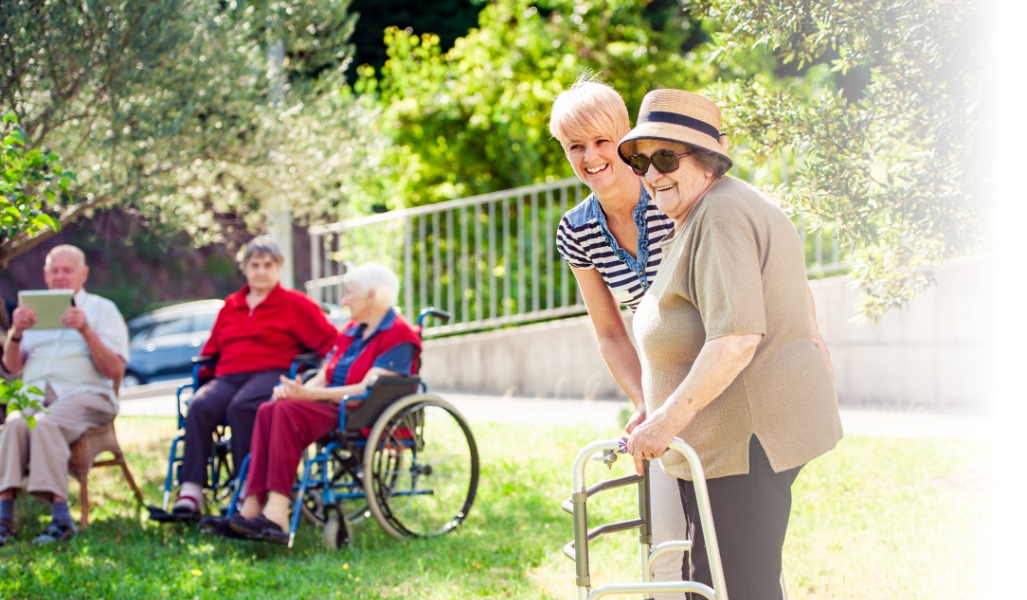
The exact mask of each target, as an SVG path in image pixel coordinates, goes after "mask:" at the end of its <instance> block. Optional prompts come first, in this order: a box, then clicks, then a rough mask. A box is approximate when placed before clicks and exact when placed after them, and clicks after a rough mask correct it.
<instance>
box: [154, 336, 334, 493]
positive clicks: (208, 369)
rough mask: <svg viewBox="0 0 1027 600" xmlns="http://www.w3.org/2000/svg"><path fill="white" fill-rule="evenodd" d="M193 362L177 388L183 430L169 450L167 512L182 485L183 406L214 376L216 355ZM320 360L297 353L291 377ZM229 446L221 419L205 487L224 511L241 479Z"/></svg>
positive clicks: (314, 366)
mask: <svg viewBox="0 0 1027 600" xmlns="http://www.w3.org/2000/svg"><path fill="white" fill-rule="evenodd" d="M192 362H193V372H192V381H191V382H188V383H183V384H182V385H180V386H178V389H177V390H176V391H175V409H176V412H177V414H178V429H179V432H180V433H179V435H178V436H176V437H175V438H174V439H173V440H172V441H171V450H170V452H169V453H168V470H167V476H166V477H165V479H164V498H163V501H162V503H161V510H162V511H165V512H167V510H168V505H169V504H170V502H171V500H172V498H173V497H174V495H175V492H176V491H177V490H178V488H180V487H181V473H182V461H183V459H184V456H185V455H184V449H185V412H184V411H183V408H188V406H189V401H190V399H191V396H192V395H193V394H195V393H196V391H197V390H199V389H200V386H202V385H203V384H205V383H207V382H208V381H210V380H211V379H213V378H214V365H215V364H216V363H217V357H215V356H203V355H201V356H196V357H194V358H193V361H192ZM319 362H320V357H319V356H318V355H317V353H316V352H307V353H304V354H299V355H297V356H295V357H294V358H293V360H292V365H291V366H290V367H289V378H290V379H293V378H295V377H296V375H297V374H302V373H309V374H311V375H312V374H313V373H315V372H316V370H317V366H318V363H319ZM301 376H302V375H301ZM186 392H188V394H187V393H186ZM230 448H231V436H230V435H229V427H228V421H222V422H221V424H219V425H218V427H217V429H216V430H215V431H214V445H213V447H212V451H211V455H210V456H209V457H208V458H207V481H208V483H209V486H208V487H207V488H205V493H206V495H207V506H212V507H222V509H221V510H222V512H226V511H227V510H228V509H227V507H225V506H224V505H225V503H226V502H227V501H228V500H229V498H231V497H232V496H233V495H234V493H235V491H236V485H237V483H238V482H237V480H236V479H235V478H233V477H232V471H233V463H232V462H231V461H232V457H231V452H230ZM239 481H242V479H240V480H239Z"/></svg>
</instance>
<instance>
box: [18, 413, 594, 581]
mask: <svg viewBox="0 0 1027 600" xmlns="http://www.w3.org/2000/svg"><path fill="white" fill-rule="evenodd" d="M475 433H476V437H477V438H478V443H479V447H480V452H481V458H482V473H481V483H480V486H479V490H478V497H477V499H476V501H475V504H474V507H473V508H472V510H471V513H470V516H469V518H468V520H467V522H465V523H464V524H463V525H462V526H461V527H460V528H459V529H458V530H456V531H455V532H453V533H450V534H447V535H444V536H441V537H438V538H431V539H423V540H397V539H394V538H391V537H389V536H387V535H386V534H385V533H383V532H382V531H381V529H380V528H379V527H378V526H377V524H376V523H375V522H374V521H373V520H371V519H368V520H367V521H365V522H363V523H360V524H357V525H355V526H353V537H354V541H353V544H352V545H351V546H350V547H348V548H344V549H342V550H341V551H338V552H333V551H327V550H325V549H323V548H322V546H321V540H320V531H319V530H318V529H317V528H315V527H313V526H310V525H307V524H304V525H302V526H301V528H300V532H299V535H298V537H297V540H296V544H295V545H294V547H293V548H292V549H291V550H290V549H288V548H286V547H284V546H276V545H271V544H263V543H256V542H246V541H241V540H224V539H221V538H217V537H214V536H209V535H205V534H201V533H200V532H199V531H198V530H197V529H196V528H195V527H186V526H182V525H163V526H162V525H158V524H156V523H151V522H149V521H147V520H146V517H145V515H146V512H145V510H142V509H141V508H140V507H139V506H138V505H137V504H136V503H135V501H134V499H133V497H132V495H131V492H130V491H129V489H128V486H127V485H126V484H125V483H124V480H123V479H122V476H121V473H120V471H119V470H116V469H102V470H94V471H93V473H92V474H91V477H90V491H91V494H90V497H91V501H92V502H93V506H94V507H95V508H94V509H93V511H92V519H93V523H92V524H91V525H90V526H89V527H88V528H86V529H85V530H83V531H82V532H81V533H80V535H79V536H77V537H76V538H75V539H74V540H72V541H71V542H69V543H66V544H60V545H54V546H47V547H36V546H32V545H31V544H30V543H28V541H27V540H29V539H31V537H32V536H34V535H36V534H38V532H39V531H41V530H42V528H43V526H44V525H45V523H46V522H47V521H48V515H47V514H46V512H47V510H46V505H44V504H42V503H39V502H35V501H32V500H19V502H18V512H17V517H18V525H19V529H20V531H19V534H20V535H19V537H18V538H17V539H16V540H15V541H14V542H13V543H10V544H8V546H7V547H4V548H2V549H0V597H20V598H24V597H33V598H37V597H40V598H49V597H54V598H56V597H118V598H132V597H157V596H159V597H199V598H222V597H253V598H257V597H266V596H268V595H270V594H275V595H276V596H285V597H314V596H317V597H348V598H408V597H418V598H465V597H502V598H526V599H527V598H531V599H539V598H551V597H552V598H555V597H556V596H553V595H551V594H550V592H549V591H547V590H545V589H542V587H540V584H539V582H538V581H536V580H535V579H534V578H533V577H532V575H531V573H532V570H533V569H536V568H538V567H539V566H540V565H543V564H545V562H546V561H547V560H549V559H550V557H551V556H552V555H553V553H554V552H556V553H558V552H559V550H560V548H561V546H562V545H563V544H564V543H565V542H566V541H567V539H569V537H570V528H569V523H570V520H569V517H568V515H566V514H565V513H563V511H562V510H560V508H559V501H560V500H562V496H561V494H562V493H563V491H564V490H565V488H566V487H567V485H566V483H565V480H566V474H567V473H568V472H569V466H570V461H571V460H573V456H574V453H575V452H576V450H577V448H580V446H581V444H582V443H584V442H585V441H588V440H589V439H591V438H592V437H594V436H589V435H587V434H586V435H584V436H583V437H582V438H581V439H580V440H578V439H567V437H566V432H564V431H563V430H561V435H560V436H555V437H557V438H560V439H559V440H558V441H557V440H554V439H552V437H554V436H551V434H549V433H547V432H546V431H545V430H537V431H533V430H529V429H528V428H510V427H501V426H476V427H475ZM118 434H119V438H120V439H121V442H122V446H123V448H124V449H125V451H126V455H127V458H128V461H129V465H130V467H131V469H132V471H133V473H134V475H135V476H136V479H137V481H138V482H139V484H140V487H141V488H142V489H143V492H144V495H145V496H146V499H147V502H148V503H155V504H156V503H159V499H160V496H161V493H162V489H163V483H164V474H165V469H166V462H165V461H166V460H167V454H166V453H167V449H168V444H169V443H170V440H171V438H172V437H173V436H174V435H175V429H174V421H173V420H172V419H157V418H152V419H143V418H127V417H123V418H121V419H119V420H118ZM571 437H572V438H573V436H571ZM75 488H76V486H74V485H72V491H71V495H72V504H73V507H74V506H76V505H77V501H78V499H77V492H78V490H77V489H75Z"/></svg>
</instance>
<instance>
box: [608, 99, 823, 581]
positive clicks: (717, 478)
mask: <svg viewBox="0 0 1027 600" xmlns="http://www.w3.org/2000/svg"><path fill="white" fill-rule="evenodd" d="M618 154H619V155H620V158H621V159H622V160H623V162H624V163H625V164H627V165H629V166H630V167H631V169H632V170H633V171H634V172H635V173H636V174H638V175H639V176H641V177H642V178H643V179H642V180H643V182H644V184H645V187H646V189H647V191H648V192H649V193H650V195H651V197H652V198H653V200H654V201H655V203H656V206H657V207H658V208H659V209H660V211H662V212H664V213H665V214H666V215H667V216H668V217H670V218H671V220H672V221H673V223H674V228H673V231H672V232H671V233H670V234H668V235H667V236H666V237H664V238H663V239H662V240H661V241H660V242H659V248H660V249H661V255H662V264H661V266H660V273H659V276H658V277H657V278H656V279H655V281H653V282H652V284H651V286H650V289H649V290H648V292H647V294H646V296H645V297H644V298H643V299H642V301H641V302H640V303H639V306H638V309H637V311H636V314H635V318H634V321H633V329H634V333H635V338H636V340H637V341H638V344H639V348H640V358H641V372H642V376H641V387H642V397H643V398H644V399H645V407H644V408H645V412H644V414H643V416H642V418H641V419H638V420H636V421H634V422H633V424H634V427H633V428H632V431H631V435H630V437H629V439H628V442H627V448H628V452H630V453H631V454H632V455H633V456H634V459H635V463H636V469H637V470H638V471H639V472H641V469H642V464H643V460H646V459H648V460H652V459H654V458H660V457H662V459H661V463H662V466H663V469H664V470H665V471H666V472H667V473H668V474H669V475H672V476H674V477H675V478H677V479H678V482H677V483H678V486H679V489H680V496H681V503H682V505H683V506H684V509H685V516H686V521H687V523H688V529H689V534H690V538H691V539H692V541H693V544H694V547H695V548H696V549H697V550H699V551H697V552H693V553H692V555H691V564H690V565H688V564H686V565H685V566H684V568H685V569H686V571H685V572H686V574H689V575H690V577H688V578H689V579H693V580H696V581H699V582H702V583H707V584H712V581H711V578H710V572H709V565H708V563H707V561H706V555H705V552H703V551H702V547H703V544H704V539H703V532H702V528H701V526H700V524H699V515H698V514H697V511H696V500H695V489H694V487H693V486H692V484H691V481H690V472H689V468H688V464H687V463H686V462H685V461H684V459H683V457H681V456H680V455H678V454H677V453H676V452H670V453H667V454H664V453H665V451H666V449H667V446H668V445H669V444H670V442H671V440H672V439H673V438H674V437H675V436H677V437H680V438H681V439H683V440H684V441H685V442H686V443H688V444H689V445H691V446H692V447H693V448H694V449H695V450H696V451H697V453H698V454H699V457H700V459H701V461H702V464H703V466H704V469H705V472H706V483H707V487H708V489H709V496H710V502H711V506H712V510H713V520H714V523H716V528H717V537H718V541H719V545H720V554H721V558H722V561H723V566H724V575H725V579H726V584H727V590H728V595H729V597H730V598H732V600H747V599H768V600H778V599H779V598H781V588H780V586H779V584H778V582H779V579H780V573H781V553H782V547H783V545H784V539H785V533H786V530H787V527H788V518H789V513H790V511H791V485H792V483H793V482H794V481H795V478H796V477H797V476H798V473H799V470H800V469H801V468H802V467H803V465H805V464H806V463H807V462H809V461H810V460H812V459H814V458H816V457H818V456H820V455H822V454H824V453H826V452H828V451H829V450H831V449H832V448H834V446H835V445H836V444H837V442H838V440H839V439H841V436H842V428H841V422H840V420H839V417H838V404H837V398H836V396H835V391H834V386H833V383H832V380H831V373H830V371H829V368H828V367H827V366H826V365H825V363H824V360H823V358H822V356H821V354H820V352H819V351H818V349H817V347H816V345H815V344H814V343H813V342H811V336H812V334H813V331H812V329H811V320H810V314H809V308H810V305H809V300H808V295H809V291H808V287H807V283H806V270H805V261H804V254H803V248H802V245H801V242H800V240H799V237H798V236H797V235H796V232H795V228H794V226H793V225H792V223H791V221H790V220H789V219H788V217H787V216H786V215H785V213H784V212H783V211H782V210H781V209H780V208H779V207H778V206H777V205H776V204H774V203H773V202H772V201H771V200H770V199H768V198H767V197H765V196H764V195H763V194H761V193H760V192H759V191H757V190H756V189H755V188H753V187H751V186H749V185H748V184H746V183H744V182H742V181H739V180H737V179H734V178H732V177H730V176H727V175H726V173H727V170H728V169H729V168H730V167H731V159H730V158H729V157H728V153H727V139H726V136H724V135H723V134H722V133H721V132H720V110H719V109H718V108H717V106H716V105H715V104H713V103H712V102H710V101H709V100H707V99H705V98H703V97H701V96H699V95H696V94H692V93H689V92H684V91H679V90H656V91H653V92H650V93H649V94H647V95H646V97H645V99H644V101H643V103H642V107H641V109H640V110H639V118H638V122H637V124H636V126H635V128H634V129H632V130H631V132H630V133H628V135H627V136H625V137H624V138H623V139H622V140H621V141H620V143H619V145H618Z"/></svg>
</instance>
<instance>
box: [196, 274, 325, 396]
mask: <svg viewBox="0 0 1027 600" xmlns="http://www.w3.org/2000/svg"><path fill="white" fill-rule="evenodd" d="M249 291H250V286H248V285H247V286H244V287H243V288H242V289H241V290H239V291H238V292H235V293H234V294H230V295H229V296H228V297H227V298H225V306H224V307H223V308H222V309H221V312H220V313H218V318H217V321H215V322H214V329H213V330H212V331H211V332H210V338H209V339H208V340H207V344H206V345H205V346H203V354H206V355H218V362H217V368H216V370H215V372H214V374H215V376H218V377H220V376H222V375H233V374H235V373H253V372H255V371H268V370H271V369H288V368H289V365H290V364H292V359H293V357H294V356H296V355H297V354H301V353H303V352H310V351H316V352H317V353H318V354H320V355H321V356H324V355H325V354H327V353H328V351H329V350H331V348H332V344H333V343H334V342H335V338H336V336H337V335H338V330H337V329H335V326H334V325H332V324H331V322H330V321H329V320H328V318H327V317H325V315H324V313H323V312H321V307H319V306H318V305H317V303H315V302H314V301H313V300H311V299H310V298H308V297H306V296H305V295H304V294H301V293H300V292H296V291H293V290H287V289H285V288H283V287H282V286H281V285H277V286H275V289H274V290H272V291H271V293H270V294H269V295H268V297H267V298H264V301H263V302H261V303H260V304H258V305H257V307H256V308H254V309H253V310H250V307H249V306H248V305H247V304H246V294H248V293H249Z"/></svg>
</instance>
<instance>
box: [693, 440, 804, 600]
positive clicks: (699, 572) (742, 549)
mask: <svg viewBox="0 0 1027 600" xmlns="http://www.w3.org/2000/svg"><path fill="white" fill-rule="evenodd" d="M800 469H802V467H796V468H794V469H789V470H788V471H782V472H780V473H775V472H774V470H773V469H772V468H771V467H770V461H769V460H768V459H767V454H766V452H764V451H763V445H762V444H760V441H759V440H758V439H756V436H752V439H750V440H749V472H748V473H747V474H745V475H731V476H729V477H717V478H714V479H708V480H707V481H706V488H707V489H708V490H709V493H710V505H711V507H712V508H713V524H714V526H715V527H716V531H717V542H718V544H719V546H720V559H721V562H722V564H723V565H724V579H725V581H726V582H727V594H728V597H729V598H731V600H781V585H780V579H781V549H782V548H783V547H784V542H785V531H786V530H787V529H788V515H789V513H791V510H792V483H793V482H794V481H795V478H796V477H797V476H798V475H799V470H800ZM678 487H680V488H681V503H682V505H683V506H684V508H685V519H686V520H687V521H688V533H689V537H690V538H691V539H692V542H693V550H692V552H691V565H689V561H688V560H686V561H685V563H684V566H683V569H682V572H683V575H684V576H685V579H690V580H693V581H698V582H701V583H705V584H706V585H708V586H710V587H712V586H713V577H712V575H711V574H710V564H709V560H708V558H707V556H706V538H705V537H703V532H702V527H701V525H700V523H699V507H698V505H697V504H696V500H695V485H694V484H693V483H692V482H691V481H685V480H678ZM686 556H687V555H686ZM690 567H691V568H690ZM689 599H690V600H700V599H701V596H699V595H698V594H689Z"/></svg>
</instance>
